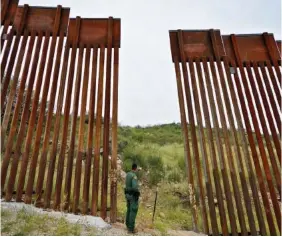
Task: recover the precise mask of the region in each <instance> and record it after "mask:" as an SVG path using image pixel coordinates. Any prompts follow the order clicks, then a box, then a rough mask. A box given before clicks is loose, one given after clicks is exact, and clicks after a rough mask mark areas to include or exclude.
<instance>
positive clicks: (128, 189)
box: [124, 164, 140, 234]
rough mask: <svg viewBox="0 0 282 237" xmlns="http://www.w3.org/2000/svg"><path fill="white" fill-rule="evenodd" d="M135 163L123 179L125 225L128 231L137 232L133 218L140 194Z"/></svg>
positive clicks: (136, 210)
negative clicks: (125, 210)
mask: <svg viewBox="0 0 282 237" xmlns="http://www.w3.org/2000/svg"><path fill="white" fill-rule="evenodd" d="M136 171H137V165H136V164H133V165H132V170H131V171H130V172H128V173H127V174H126V179H125V190H124V192H125V198H126V201H127V212H126V227H127V229H128V232H129V233H133V234H134V233H137V232H138V231H137V229H135V218H136V215H137V212H138V199H139V196H140V192H139V187H138V180H137V175H136Z"/></svg>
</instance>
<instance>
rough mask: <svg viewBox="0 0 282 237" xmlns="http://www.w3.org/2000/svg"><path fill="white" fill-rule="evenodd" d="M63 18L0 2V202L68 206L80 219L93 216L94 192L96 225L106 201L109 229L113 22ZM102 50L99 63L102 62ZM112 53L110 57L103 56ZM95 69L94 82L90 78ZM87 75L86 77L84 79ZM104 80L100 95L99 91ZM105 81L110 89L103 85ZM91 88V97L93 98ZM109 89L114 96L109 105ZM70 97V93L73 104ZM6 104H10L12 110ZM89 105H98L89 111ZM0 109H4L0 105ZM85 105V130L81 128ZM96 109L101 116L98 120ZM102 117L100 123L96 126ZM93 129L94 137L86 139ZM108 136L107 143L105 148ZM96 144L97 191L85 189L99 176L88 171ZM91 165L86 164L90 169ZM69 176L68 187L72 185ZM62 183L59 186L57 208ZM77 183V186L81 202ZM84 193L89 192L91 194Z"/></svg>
mask: <svg viewBox="0 0 282 237" xmlns="http://www.w3.org/2000/svg"><path fill="white" fill-rule="evenodd" d="M69 14H70V9H69V8H63V7H62V6H60V5H59V6H57V7H33V6H29V5H24V6H18V1H17V0H4V1H2V2H1V26H2V35H1V43H2V45H4V48H1V54H2V55H1V56H2V61H1V73H2V77H1V105H2V109H1V112H2V114H3V121H2V122H1V132H2V136H1V145H2V146H1V147H2V149H1V152H2V155H3V160H2V165H1V189H2V195H4V196H5V199H6V200H7V201H10V200H11V199H12V198H13V196H14V195H15V198H16V201H22V200H23V194H24V201H25V202H26V203H31V202H35V204H36V205H38V206H42V204H43V206H45V207H53V208H54V209H68V207H69V206H71V207H72V210H73V211H74V212H82V213H84V214H88V212H89V210H91V209H92V210H96V211H95V214H96V215H97V204H98V203H97V201H98V199H97V197H98V192H101V200H102V208H101V212H100V215H101V216H102V217H103V218H106V217H107V212H106V210H107V199H108V198H109V197H108V196H109V195H111V198H110V200H111V203H110V204H111V215H110V218H111V221H112V222H115V221H116V213H117V205H116V202H117V192H116V182H114V183H112V181H114V180H116V178H117V177H116V158H117V100H118V98H117V96H118V57H119V55H118V49H119V47H120V19H115V18H112V17H110V18H94V19H92V18H80V17H77V18H75V19H69ZM9 27H10V28H9ZM8 31H9V32H8ZM28 37H29V38H28ZM28 39H29V41H28ZM2 49H3V50H2ZM106 50H107V60H106V62H104V57H105V51H106ZM112 51H113V52H114V58H112V57H111V55H112ZM91 52H93V54H91ZM98 52H100V54H101V55H102V57H100V61H99V62H97V61H98V60H97V55H98ZM77 54H78V55H77ZM9 55H10V56H9ZM16 55H18V56H17V57H16ZM91 62H92V63H91ZM112 62H113V63H112ZM104 63H106V69H104ZM112 64H114V73H113V74H114V75H111V71H112ZM98 68H99V83H98V80H97V78H96V72H97V69H98ZM104 70H105V73H104ZM21 71H22V73H21ZM90 71H92V75H89V74H90ZM12 72H13V74H12ZM75 72H76V75H75ZM83 72H84V73H83ZM104 75H105V81H106V84H105V88H103V81H104ZM12 76H13V77H15V78H12ZM67 76H68V77H67ZM112 80H114V83H111V81H112ZM74 81H75V82H76V83H74ZM81 82H82V83H81ZM74 84H75V86H74ZM81 84H82V85H81ZM89 84H91V90H90V96H89V97H88V95H87V94H88V87H89ZM97 84H98V85H97ZM73 87H74V89H73ZM97 87H98V88H99V90H98V93H96V88H97ZM112 87H113V88H112ZM103 90H105V95H103ZM112 90H113V91H114V92H113V93H114V94H113V101H112V98H111V91H112ZM17 91H18V93H17ZM65 92H66V97H65ZM72 93H74V97H73V99H72ZM97 94H98V95H97ZM80 98H81V100H80ZM88 98H90V103H89V102H88ZM14 101H15V102H16V103H15V107H14V108H13V103H14ZM95 101H98V109H97V111H96V108H95ZM4 103H5V106H3V105H4ZM111 103H113V106H111ZM88 104H89V108H90V110H89V113H90V117H89V121H90V123H87V124H88V125H86V123H85V117H86V113H87V112H88V110H87V105H88ZM103 106H104V107H105V114H102V107H103ZM54 108H55V110H54ZM110 108H112V109H113V111H112V113H113V116H111V111H110ZM11 115H12V116H11ZM102 115H103V116H102ZM103 117H104V118H105V120H104V122H103V123H102V118H103ZM70 118H72V121H71V123H72V125H71V126H72V127H71V132H70V134H68V131H69V121H70ZM78 119H79V120H80V122H79V124H78V123H77V120H78ZM111 119H112V120H113V122H111ZM62 122H63V126H62V127H61V123H62ZM111 125H112V126H113V129H111V127H110V126H111ZM85 126H87V129H86V128H85ZM97 127H98V129H97ZM78 128H79V136H78V137H79V139H78V144H77V142H76V136H77V134H76V131H77V129H78ZM94 129H95V134H96V136H95V137H94V136H93V131H94ZM86 131H88V132H87V133H86ZM110 131H111V134H110ZM101 136H103V137H104V139H103V144H100V137H101ZM85 137H87V144H84V143H85V142H84V141H85V139H84V138H85ZM110 137H112V140H113V143H112V146H111V147H110V140H111V138H110ZM100 145H102V146H103V150H104V152H103V160H104V161H103V162H104V165H103V168H102V174H103V180H102V188H103V191H102V190H101V189H102V188H100V187H99V185H90V182H92V183H96V184H98V183H99V180H98V178H99V173H98V172H96V171H97V169H98V170H99V160H100ZM86 146H87V152H86V153H87V159H86V166H85V168H84V167H83V158H84V153H85V152H84V147H86ZM93 149H94V151H95V152H94V154H93ZM111 150H112V151H111ZM67 153H68V154H67ZM110 154H113V157H114V158H113V159H112V160H111V168H110V170H109V168H108V162H109V161H108V159H109V155H110ZM94 156H95V162H94ZM66 157H67V161H66V162H65V159H66ZM97 161H98V163H97ZM65 163H66V167H65ZM47 164H48V165H47ZM91 164H94V166H93V169H92V168H91ZM95 165H96V166H95ZM46 168H47V169H46ZM73 171H75V175H74V180H73V179H72V177H73ZM84 171H85V173H84V174H83V172H84ZM55 174H56V175H55ZM109 174H111V175H109ZM113 174H114V175H113ZM83 177H84V183H83V182H82V178H83ZM91 177H95V181H93V180H91ZM109 178H111V187H112V189H111V193H108V192H107V187H108V179H109ZM6 181H7V184H6ZM63 182H64V183H65V187H64V197H63V202H62V194H63V192H62V183H63ZM53 183H54V184H55V185H54V187H53ZM81 183H83V197H82V202H81V196H80V189H81V187H80V186H81ZM16 184H17V186H16V187H15V185H16ZM5 185H6V186H5ZM91 187H92V189H93V188H94V189H95V192H94V205H93V204H92V202H91V204H89V194H90V188H91ZM14 188H16V191H15V190H14ZM92 189H91V193H93V191H92ZM43 190H44V191H43ZM72 190H74V191H72ZM71 193H73V198H74V199H73V200H71V199H70V198H71ZM34 194H35V195H34ZM53 194H54V195H53ZM92 196H93V195H92ZM95 198H96V200H95ZM69 210H71V209H69Z"/></svg>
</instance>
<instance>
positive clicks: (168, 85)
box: [20, 0, 281, 125]
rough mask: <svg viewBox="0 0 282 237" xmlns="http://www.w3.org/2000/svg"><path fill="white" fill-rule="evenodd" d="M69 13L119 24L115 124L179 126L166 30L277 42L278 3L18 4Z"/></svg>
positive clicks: (73, 0) (128, 0)
mask: <svg viewBox="0 0 282 237" xmlns="http://www.w3.org/2000/svg"><path fill="white" fill-rule="evenodd" d="M25 3H27V4H29V5H31V6H54V7H55V6H57V5H58V4H60V5H62V6H63V7H70V8H71V12H70V15H71V17H75V16H81V17H92V18H95V17H97V18H98V17H109V16H113V17H115V18H121V50H120V73H119V80H120V83H119V122H120V123H121V124H123V125H125V124H126V125H150V124H151V125H152V124H160V123H170V122H179V121H180V115H179V107H178V99H177V88H176V79H175V72H174V66H173V64H172V61H171V54H170V44H169V35H168V31H169V30H176V29H210V28H214V29H220V30H221V33H222V34H231V33H237V34H239V33H242V34H246V33H262V32H269V33H274V36H275V38H276V39H281V1H280V0H272V1H265V0H247V1H246V0H233V1H227V0H218V1H210V0H196V1H195V0H194V1H189V0H139V1H136V0H20V4H21V5H23V4H25Z"/></svg>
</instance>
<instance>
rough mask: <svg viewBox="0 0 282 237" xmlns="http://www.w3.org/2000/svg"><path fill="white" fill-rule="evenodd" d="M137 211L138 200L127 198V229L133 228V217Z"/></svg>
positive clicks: (134, 217)
mask: <svg viewBox="0 0 282 237" xmlns="http://www.w3.org/2000/svg"><path fill="white" fill-rule="evenodd" d="M137 212H138V200H137V199H135V198H132V199H130V200H128V199H127V212H126V226H127V228H128V230H129V231H133V230H134V228H135V219H136V215H137Z"/></svg>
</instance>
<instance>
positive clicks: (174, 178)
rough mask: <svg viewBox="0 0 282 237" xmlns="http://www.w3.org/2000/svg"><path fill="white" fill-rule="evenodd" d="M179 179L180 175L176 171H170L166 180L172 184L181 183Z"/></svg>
mask: <svg viewBox="0 0 282 237" xmlns="http://www.w3.org/2000/svg"><path fill="white" fill-rule="evenodd" d="M181 178H182V175H181V173H180V172H179V171H178V170H176V169H174V170H172V171H171V172H170V173H169V174H168V176H167V180H168V181H169V182H173V183H179V182H180V181H181Z"/></svg>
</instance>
